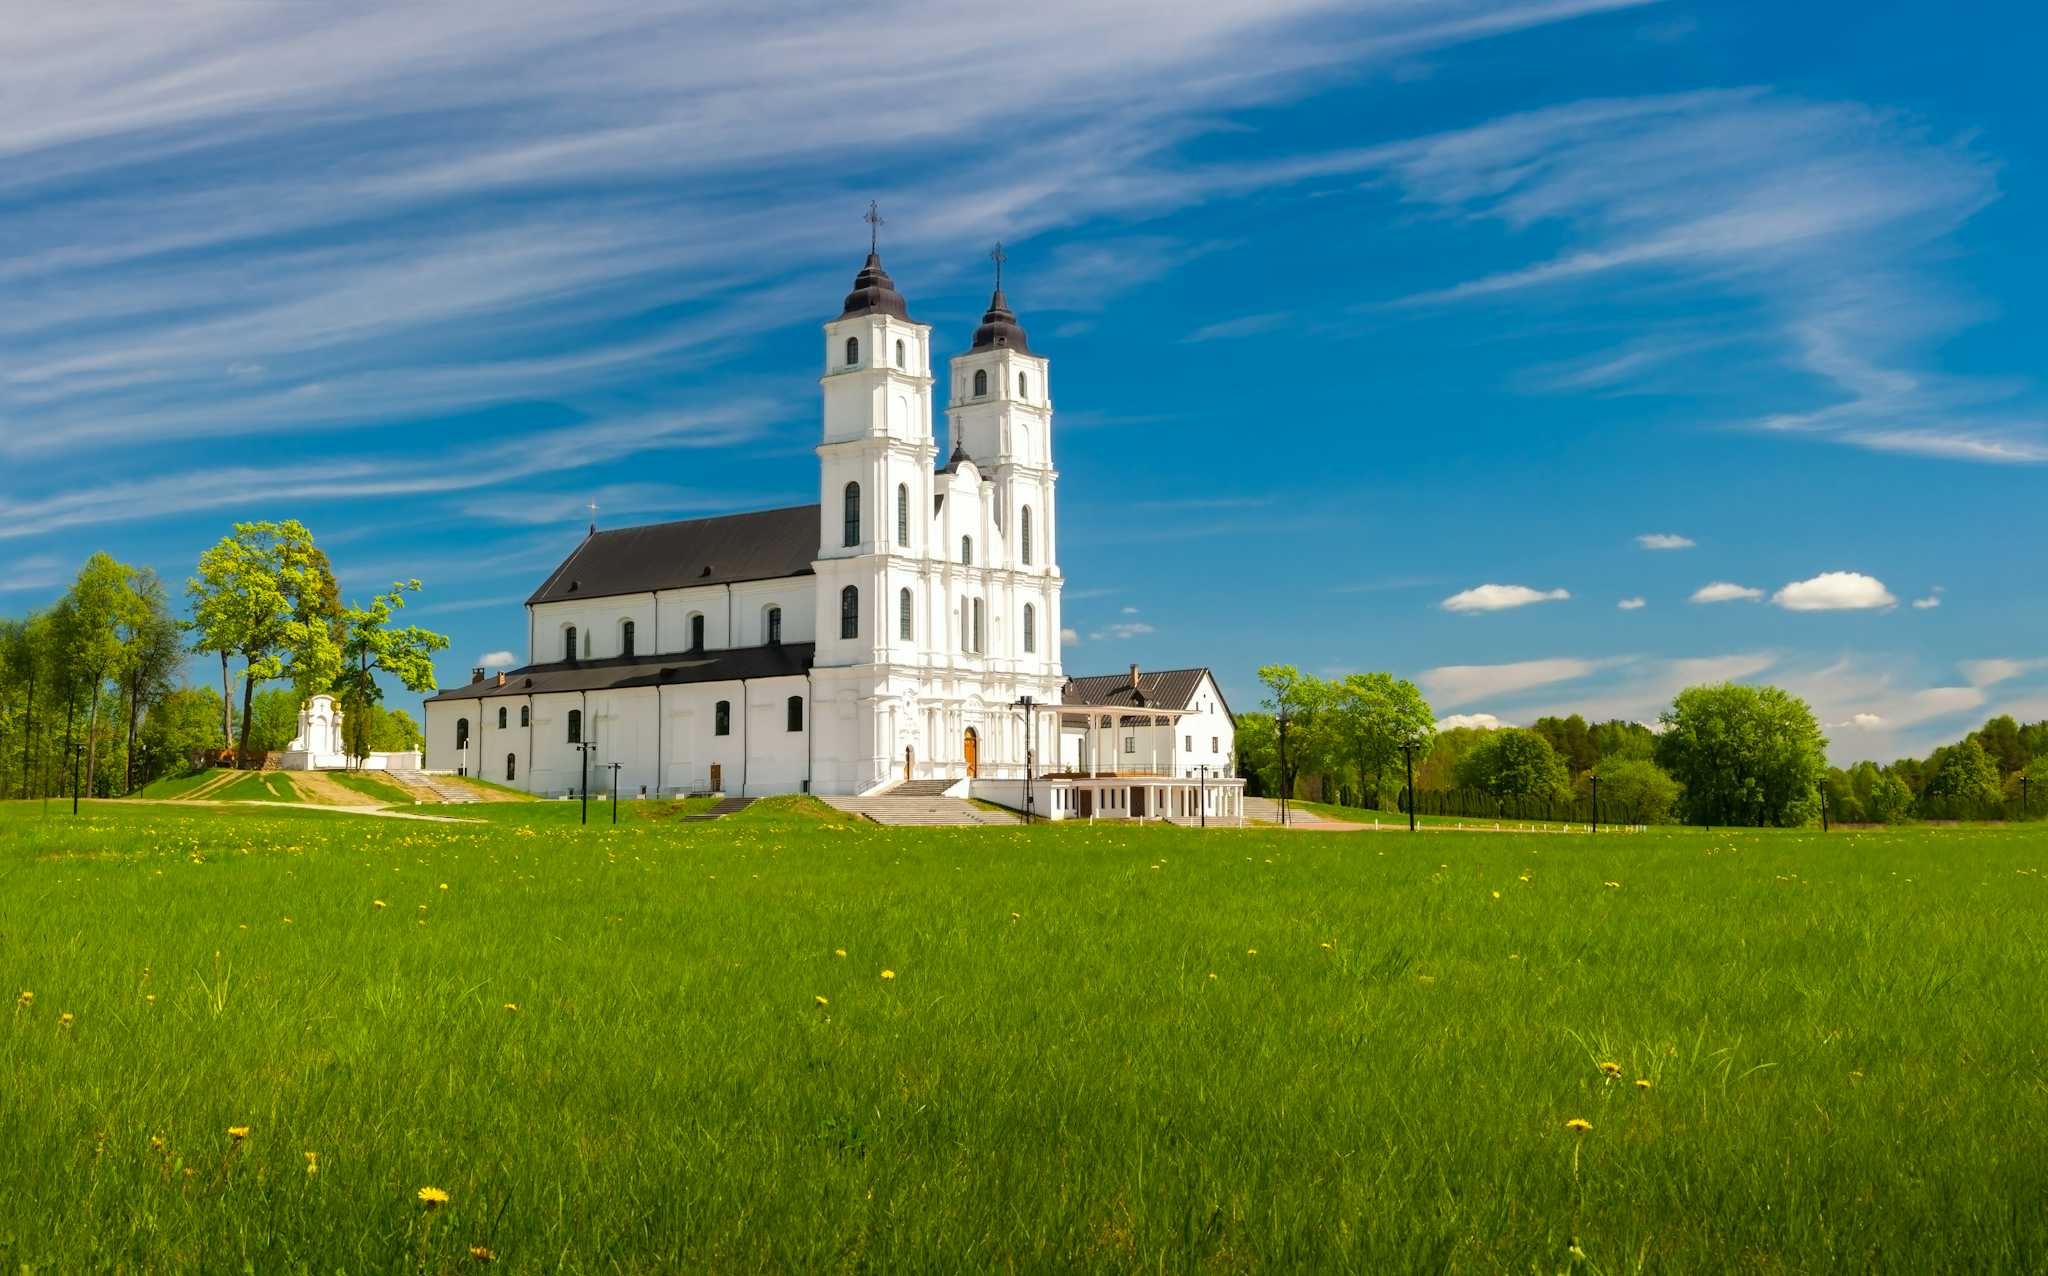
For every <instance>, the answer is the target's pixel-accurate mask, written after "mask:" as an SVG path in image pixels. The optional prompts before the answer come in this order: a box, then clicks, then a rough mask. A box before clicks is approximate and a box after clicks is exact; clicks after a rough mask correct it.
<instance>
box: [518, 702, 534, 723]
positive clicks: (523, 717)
mask: <svg viewBox="0 0 2048 1276" xmlns="http://www.w3.org/2000/svg"><path fill="white" fill-rule="evenodd" d="M519 725H520V726H522V727H530V726H532V725H533V706H532V705H527V704H523V705H520V706H519Z"/></svg>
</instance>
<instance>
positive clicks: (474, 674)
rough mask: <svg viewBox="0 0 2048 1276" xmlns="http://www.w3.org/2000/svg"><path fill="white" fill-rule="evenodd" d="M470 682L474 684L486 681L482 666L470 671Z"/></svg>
mask: <svg viewBox="0 0 2048 1276" xmlns="http://www.w3.org/2000/svg"><path fill="white" fill-rule="evenodd" d="M469 680H470V681H471V682H472V683H477V682H482V681H483V680H484V670H483V666H482V665H478V666H477V667H476V668H474V669H472V670H470V671H469Z"/></svg>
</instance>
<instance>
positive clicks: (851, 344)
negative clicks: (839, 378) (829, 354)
mask: <svg viewBox="0 0 2048 1276" xmlns="http://www.w3.org/2000/svg"><path fill="white" fill-rule="evenodd" d="M859 362H860V338H859V337H848V338H847V339H846V364H847V366H848V367H852V366H853V365H854V364H856V363H859Z"/></svg>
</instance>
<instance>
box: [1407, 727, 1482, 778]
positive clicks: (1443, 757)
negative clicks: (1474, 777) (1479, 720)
mask: <svg viewBox="0 0 2048 1276" xmlns="http://www.w3.org/2000/svg"><path fill="white" fill-rule="evenodd" d="M1492 734H1493V729H1492V728H1489V727H1449V728H1447V729H1445V730H1442V731H1439V732H1437V733H1436V736H1435V738H1434V739H1433V740H1432V741H1431V742H1430V746H1429V754H1428V756H1426V757H1420V758H1417V759H1416V760H1415V789H1416V792H1418V793H1441V792H1443V791H1444V790H1446V789H1455V788H1457V787H1458V767H1459V765H1460V764H1461V763H1462V762H1464V760H1465V755H1466V754H1468V753H1470V752H1472V750H1474V749H1476V748H1478V747H1479V746H1480V744H1482V743H1483V742H1484V741H1485V740H1486V738H1487V737H1488V736H1490V735H1492Z"/></svg>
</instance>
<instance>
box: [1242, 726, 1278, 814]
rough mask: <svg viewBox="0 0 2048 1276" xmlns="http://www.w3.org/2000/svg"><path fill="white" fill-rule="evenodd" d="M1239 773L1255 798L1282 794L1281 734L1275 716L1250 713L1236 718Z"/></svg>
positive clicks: (1246, 787) (1246, 788)
mask: <svg viewBox="0 0 2048 1276" xmlns="http://www.w3.org/2000/svg"><path fill="white" fill-rule="evenodd" d="M1236 747H1237V773H1238V774H1239V775H1241V776H1243V777H1244V780H1245V790H1246V791H1247V792H1248V793H1250V794H1251V796H1253V797H1263V796H1266V795H1269V794H1277V793H1278V792H1280V733H1279V732H1278V731H1277V730H1275V728H1274V725H1273V715H1272V714H1270V713H1260V712H1258V711H1257V710H1247V711H1245V712H1244V713H1240V714H1238V715H1237V745H1236Z"/></svg>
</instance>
